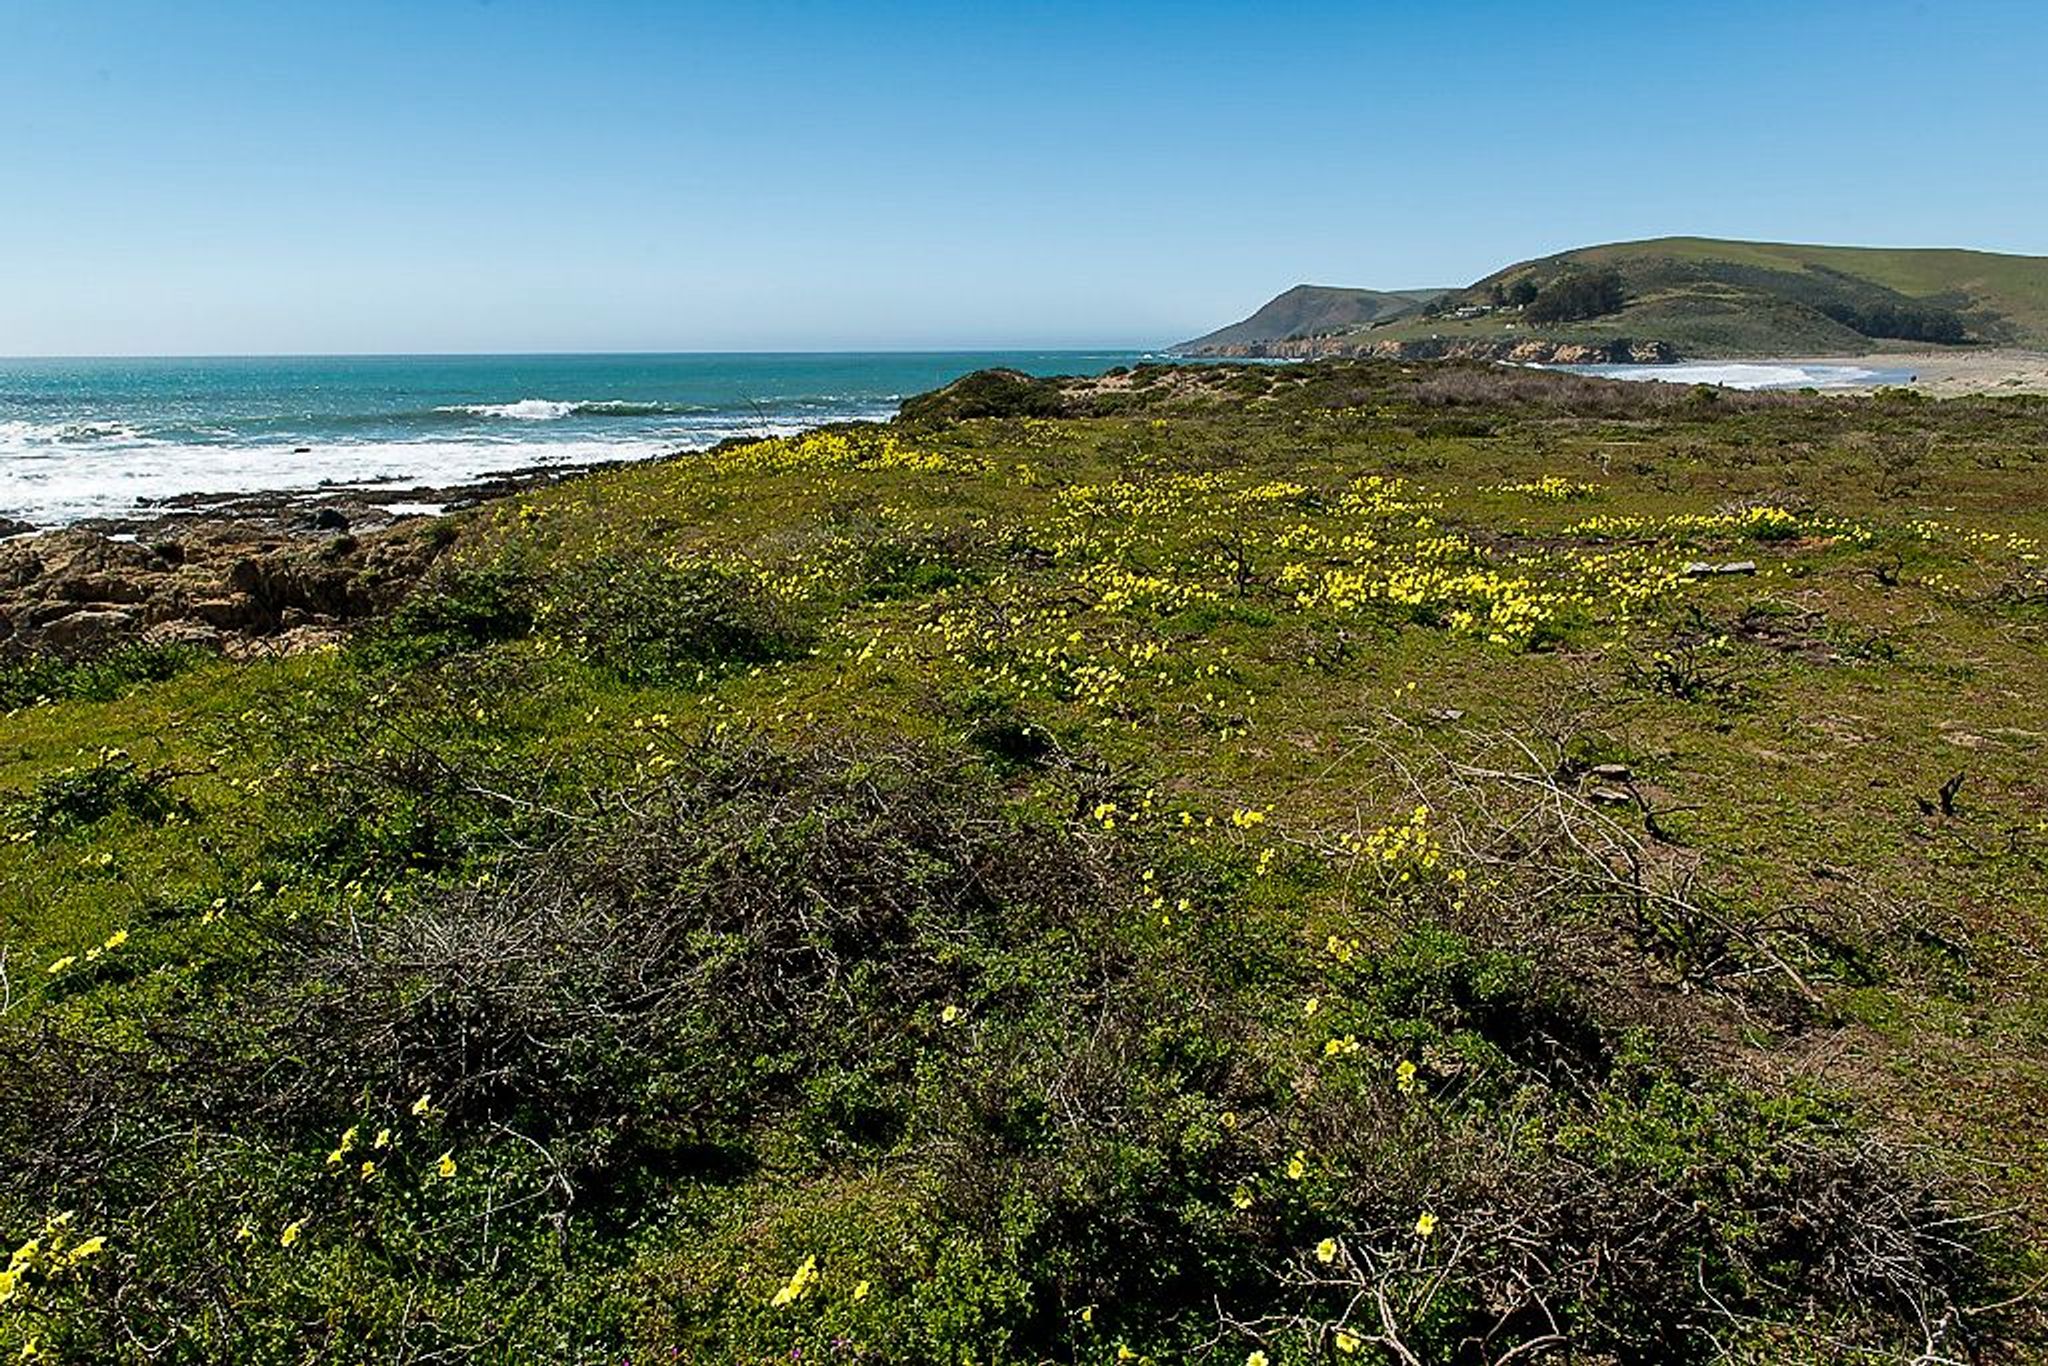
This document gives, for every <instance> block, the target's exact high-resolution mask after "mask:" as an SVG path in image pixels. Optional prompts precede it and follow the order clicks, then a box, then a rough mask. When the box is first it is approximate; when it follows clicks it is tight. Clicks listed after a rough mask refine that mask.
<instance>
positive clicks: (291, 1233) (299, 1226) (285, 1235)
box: [277, 1219, 306, 1247]
mask: <svg viewBox="0 0 2048 1366" xmlns="http://www.w3.org/2000/svg"><path fill="white" fill-rule="evenodd" d="M305 1231H306V1221H305V1220H304V1219H297V1220H294V1221H292V1222H291V1223H289V1224H286V1225H285V1226H284V1232H282V1233H280V1234H278V1235H277V1245H278V1246H279V1247H290V1246H291V1245H292V1244H293V1243H296V1242H297V1241H299V1235H300V1234H301V1233H304V1232H305Z"/></svg>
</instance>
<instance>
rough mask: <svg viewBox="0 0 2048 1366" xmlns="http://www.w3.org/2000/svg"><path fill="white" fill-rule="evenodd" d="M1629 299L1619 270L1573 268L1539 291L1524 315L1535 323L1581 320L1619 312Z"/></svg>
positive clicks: (1524, 310) (1524, 311)
mask: <svg viewBox="0 0 2048 1366" xmlns="http://www.w3.org/2000/svg"><path fill="white" fill-rule="evenodd" d="M1627 302H1628V290H1627V287H1626V286H1625V285H1624V284H1623V283H1622V278H1621V274H1620V272H1619V271H1614V270H1598V271H1586V270H1572V271H1567V272H1566V273H1565V274H1563V275H1560V276H1558V277H1557V278H1556V279H1555V280H1552V281H1551V282H1550V283H1549V284H1547V285H1544V286H1543V288H1542V289H1540V290H1539V291H1537V294H1536V297H1535V298H1533V299H1531V300H1530V301H1529V304H1528V306H1527V307H1526V308H1525V309H1523V315H1524V316H1525V317H1527V318H1528V320H1529V321H1530V322H1532V323H1567V322H1578V321H1580V320H1581V319H1585V318H1599V317H1604V316H1605V315H1607V314H1609V313H1619V312H1620V311H1621V308H1622V305H1623V304H1625V303H1627Z"/></svg>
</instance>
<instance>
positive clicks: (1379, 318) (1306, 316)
mask: <svg viewBox="0 0 2048 1366" xmlns="http://www.w3.org/2000/svg"><path fill="white" fill-rule="evenodd" d="M1449 292H1450V291H1448V290H1444V289H1395V290H1384V289H1339V288H1335V287H1332V286H1330V285H1296V286H1295V287H1294V288H1292V289H1290V290H1288V291H1287V292H1286V293H1284V294H1281V295H1280V296H1278V297H1277V298H1275V299H1273V300H1271V301H1270V302H1268V303H1267V304H1266V305H1265V306H1264V307H1263V308H1261V309H1259V311H1258V312H1256V313H1254V314H1252V315H1251V316H1250V317H1249V318H1246V319H1244V320H1243V321H1241V322H1235V323H1232V324H1231V325H1230V326H1228V327H1221V328H1218V329H1217V330H1216V331H1214V332H1211V333H1208V334H1207V335H1205V336H1200V337H1196V338H1195V339H1194V340H1192V341H1184V342H1181V343H1180V344H1179V345H1178V346H1176V347H1175V348H1174V349H1175V350H1188V351H1192V350H1199V349H1201V348H1204V347H1214V346H1240V345H1247V344H1252V343H1257V342H1271V341H1284V340H1287V339H1288V338H1292V337H1321V336H1327V335H1330V334H1332V333H1345V332H1351V331H1355V330H1357V329H1359V328H1362V327H1370V326H1372V325H1373V324H1374V323H1383V322H1385V321H1387V320H1388V319H1391V318H1399V317H1403V316H1405V315H1408V314H1412V313H1415V312H1417V311H1418V310H1420V309H1421V308H1422V307H1423V306H1424V305H1425V304H1427V303H1428V302H1429V301H1430V300H1432V299H1435V298H1437V297H1439V296H1441V295H1443V294H1447V293H1449Z"/></svg>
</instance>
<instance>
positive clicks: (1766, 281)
mask: <svg viewBox="0 0 2048 1366" xmlns="http://www.w3.org/2000/svg"><path fill="white" fill-rule="evenodd" d="M1605 271H1612V272H1614V273H1615V274H1616V275H1618V276H1619V277H1620V280H1621V283H1622V287H1623V290H1624V293H1625V297H1626V303H1625V304H1624V306H1623V307H1622V308H1621V309H1620V310H1619V311H1618V312H1615V313H1613V314H1611V315H1608V316H1605V317H1600V318H1597V319H1585V320H1581V321H1583V322H1597V323H1599V324H1600V326H1602V327H1603V328H1609V327H1611V328H1613V329H1615V330H1616V331H1617V332H1618V333H1620V334H1624V335H1634V336H1654V337H1658V338H1660V339H1662V340H1666V341H1670V342H1673V343H1675V344H1677V345H1679V346H1680V347H1684V348H1687V349H1703V348H1705V347H1730V348H1737V349H1747V350H1762V351H1769V350H1779V351H1782V350H1783V349H1784V347H1785V344H1786V343H1787V342H1788V341H1797V342H1799V343H1801V344H1835V345H1840V346H1842V347H1845V348H1857V349H1862V348H1867V347H1873V346H1879V345H1882V344H1885V343H1887V342H1913V343H1933V344H1937V345H1941V344H1955V343H1959V342H1974V343H1992V344H2004V345H2018V346H2043V345H2048V257H2036V256H2006V255H1999V254H1997V253H1994V252H1983V251H1962V250H1949V249H1918V248H1883V247H1828V246H1801V245H1792V244H1784V243H1771V242H1732V241H1721V240H1716V239H1713V238H1704V237H1663V238H1654V239H1651V240H1648V241H1642V242H1616V243H1610V244H1608V245H1604V246H1597V247H1585V248H1580V249H1578V250H1575V251H1568V252H1560V253H1558V254H1557V255H1554V256H1547V257H1543V258H1540V259H1538V260H1534V261H1525V262H1520V263H1518V264H1516V265H1512V266H1509V267H1507V268H1506V269H1504V270H1501V271H1498V272H1496V273H1495V274H1493V275H1490V276H1487V277H1486V278H1485V279H1482V280H1480V281H1479V282H1478V283H1477V284H1475V285H1473V286H1472V287H1471V288H1470V289H1468V290H1464V291H1462V292H1461V293H1460V294H1459V295H1457V296H1455V297H1456V298H1457V300H1458V301H1459V302H1462V303H1466V304H1468V305H1483V304H1484V303H1486V302H1487V301H1489V300H1490V299H1491V298H1492V297H1493V291H1494V287H1495V286H1496V285H1499V286H1500V287H1501V289H1502V291H1503V292H1505V291H1508V290H1511V289H1513V287H1514V285H1515V284H1516V283H1517V282H1518V281H1522V280H1527V281H1529V282H1530V283H1531V284H1533V285H1536V286H1538V287H1539V288H1540V287H1542V286H1544V285H1547V284H1550V283H1551V282H1553V281H1555V280H1557V279H1559V278H1560V277H1563V276H1565V275H1567V274H1570V273H1573V272H1583V273H1593V272H1605Z"/></svg>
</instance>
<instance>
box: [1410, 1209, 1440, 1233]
mask: <svg viewBox="0 0 2048 1366" xmlns="http://www.w3.org/2000/svg"><path fill="white" fill-rule="evenodd" d="M1435 1232H1436V1216H1435V1215H1434V1214H1431V1213H1429V1212H1428V1211H1427V1210H1425V1211H1423V1214H1422V1217H1421V1218H1419V1219H1417V1220H1416V1221H1415V1236H1416V1237H1418V1238H1427V1237H1428V1236H1429V1235H1430V1234H1432V1233H1435Z"/></svg>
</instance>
